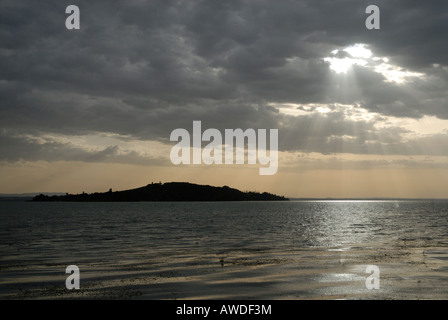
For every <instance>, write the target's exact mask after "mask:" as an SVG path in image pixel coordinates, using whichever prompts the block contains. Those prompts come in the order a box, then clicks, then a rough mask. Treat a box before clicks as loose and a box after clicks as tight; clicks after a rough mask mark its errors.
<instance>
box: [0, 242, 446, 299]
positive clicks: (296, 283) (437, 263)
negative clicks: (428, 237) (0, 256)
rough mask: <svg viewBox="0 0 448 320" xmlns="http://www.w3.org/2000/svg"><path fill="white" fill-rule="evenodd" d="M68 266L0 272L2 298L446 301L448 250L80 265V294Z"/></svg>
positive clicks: (380, 248) (163, 257) (234, 254)
mask: <svg viewBox="0 0 448 320" xmlns="http://www.w3.org/2000/svg"><path fill="white" fill-rule="evenodd" d="M211 251H212V250H211ZM367 265H376V266H378V267H379V270H380V278H379V279H380V288H379V289H370V290H369V289H367V288H366V277H368V276H369V274H368V273H366V267H367ZM66 266H67V264H66V263H65V264H64V263H62V262H58V261H48V262H44V263H42V264H32V265H30V264H26V263H23V264H18V265H8V266H2V268H1V270H0V274H1V280H0V284H1V285H0V287H1V290H0V298H1V299H154V300H162V299H269V300H279V299H280V300H296V299H307V300H309V299H400V300H407V299H447V298H448V244H445V243H441V242H435V243H432V244H428V243H426V244H421V243H405V242H401V243H398V244H397V243H396V244H393V245H390V246H387V245H384V244H373V245H369V246H365V247H359V246H353V247H351V246H344V247H334V248H323V247H309V248H303V249H301V250H295V251H266V250H257V249H252V250H235V251H228V252H220V253H212V252H211V253H205V252H191V253H189V252H186V251H179V252H173V251H167V252H159V253H157V254H156V255H151V256H149V257H148V258H145V256H144V255H142V257H141V259H137V260H119V261H117V260H110V261H107V260H104V261H102V262H98V263H95V264H92V263H85V264H79V265H78V267H79V269H80V273H81V281H80V284H81V288H80V289H79V290H68V289H66V288H65V279H66V277H67V276H68V275H67V274H65V268H66Z"/></svg>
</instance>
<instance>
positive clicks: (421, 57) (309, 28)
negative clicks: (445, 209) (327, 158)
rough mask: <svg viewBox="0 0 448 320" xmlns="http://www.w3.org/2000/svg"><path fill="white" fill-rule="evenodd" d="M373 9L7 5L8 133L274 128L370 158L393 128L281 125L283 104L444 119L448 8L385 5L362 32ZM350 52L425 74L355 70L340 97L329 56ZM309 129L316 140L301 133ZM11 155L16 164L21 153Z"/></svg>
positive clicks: (293, 141)
mask: <svg viewBox="0 0 448 320" xmlns="http://www.w3.org/2000/svg"><path fill="white" fill-rule="evenodd" d="M70 4H76V5H78V6H79V7H80V11H81V29H80V30H72V31H69V30H67V29H66V28H65V19H66V17H67V15H66V14H65V8H66V7H67V6H68V5H70ZM369 4H372V2H371V1H358V0H344V1H333V0H331V1H330V0H324V1H311V0H309V1H292V0H291V1H286V0H285V1H270V0H264V1H180V0H179V1H165V0H163V1H162V0H158V1H143V0H141V1H140V0H133V1H113V2H112V1H56V0H54V1H39V2H38V1H8V0H4V1H2V2H1V4H0V98H1V105H0V125H1V127H2V128H7V129H14V130H19V131H21V132H23V133H34V134H36V135H38V134H39V132H52V133H63V134H65V135H70V134H74V135H79V134H86V133H92V132H111V133H118V134H123V135H131V136H133V137H136V138H138V139H143V140H145V139H155V140H160V141H167V140H168V138H169V133H170V132H171V131H172V130H173V129H175V128H191V123H192V121H193V120H202V121H203V124H204V125H205V126H207V127H213V128H218V129H224V128H239V127H240V128H249V127H251V128H279V129H280V141H279V143H280V146H281V148H282V149H283V150H307V151H318V152H324V153H331V152H341V150H348V151H349V152H354V153H363V152H368V151H369V149H368V147H370V148H372V146H371V145H370V146H368V145H367V144H366V141H370V140H372V139H373V140H375V141H376V143H377V144H378V145H381V146H382V145H383V143H384V141H381V140H380V139H385V137H386V136H388V133H386V132H385V130H383V131H381V130H380V131H378V129H376V128H374V127H372V124H369V123H365V122H356V121H353V120H350V119H347V118H346V117H342V116H340V115H337V114H332V115H330V116H329V115H327V116H323V115H316V114H314V115H310V116H300V117H292V116H286V115H283V114H280V113H279V112H278V111H277V110H276V109H275V104H278V103H294V104H307V103H346V104H351V103H358V104H359V105H360V106H362V107H364V108H366V109H368V110H370V111H374V112H378V113H379V114H382V115H393V116H398V117H414V118H418V117H421V116H423V115H434V116H437V117H440V118H445V119H447V118H448V99H447V97H446V91H447V90H446V89H447V83H448V81H447V79H448V70H447V69H446V67H447V66H448V56H447V55H446V54H445V53H446V52H447V51H448V45H447V41H446V40H445V38H446V31H447V30H448V27H447V25H448V19H447V13H448V10H447V5H448V4H447V3H446V1H430V2H424V1H416V0H415V1H414V0H406V1H404V0H395V1H377V2H376V3H375V4H377V5H378V6H379V7H380V9H381V29H380V30H374V31H369V30H367V29H366V28H365V25H364V23H365V18H366V17H367V15H366V14H365V8H366V6H367V5H369ZM354 43H365V44H367V45H368V46H369V48H371V49H372V51H373V52H374V54H375V55H378V56H387V57H388V58H390V61H391V63H394V64H396V65H399V66H402V67H404V68H408V69H410V70H411V71H417V72H422V73H424V74H426V75H427V77H425V78H424V79H413V80H412V81H411V82H409V83H407V84H405V85H398V84H394V83H388V82H385V81H384V80H385V79H384V77H383V76H381V75H380V74H378V73H376V72H373V71H372V70H370V69H367V68H364V67H359V66H358V67H355V68H354V70H353V74H354V77H353V80H352V81H353V83H352V84H349V89H350V88H352V89H353V88H356V90H347V91H346V92H344V93H343V92H341V89H340V82H338V80H337V76H335V75H334V73H333V72H332V71H331V70H330V68H329V64H328V63H327V62H325V61H323V58H324V57H327V56H329V54H330V52H331V51H332V50H334V49H338V48H343V47H346V46H348V45H350V44H354ZM434 65H438V66H434ZM273 106H274V107H273ZM310 117H311V118H312V119H311V118H310ZM310 119H311V120H313V123H315V124H316V123H318V124H319V131H318V130H315V129H314V130H311V131H310V130H306V128H308V126H307V123H309V121H310ZM350 128H352V129H350ZM353 128H355V129H356V130H354V129H353ZM350 130H351V131H350ZM343 136H353V137H356V138H354V139H353V140H350V141H348V140H347V139H346V137H345V138H344V137H343ZM397 137H398V138H400V135H397ZM344 139H345V140H344ZM305 140H306V141H305ZM342 142H344V143H342ZM396 143H398V144H399V145H400V143H402V142H401V141H397V142H396ZM349 145H352V147H348V146H349ZM342 146H344V147H342ZM39 147H41V148H42V147H44V146H42V145H40V146H39ZM58 147H60V148H62V150H64V147H63V146H58ZM2 148H3V152H5V153H8V152H11V153H12V152H13V150H14V148H13V142H12V141H9V142H8V141H6V140H3V141H2ZM33 148H34V147H33ZM33 148H31V149H32V150H34V149H33ZM373 149H375V148H373ZM8 150H10V151H8ZM399 150H401V149H400V148H398V147H397V148H395V149H393V150H390V152H392V153H393V152H398V151H399ZM383 151H384V149H383ZM35 152H36V153H37V152H38V151H37V150H36V151H35ZM68 155H70V153H68ZM55 158H57V157H56V156H55Z"/></svg>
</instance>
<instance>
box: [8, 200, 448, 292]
mask: <svg viewBox="0 0 448 320" xmlns="http://www.w3.org/2000/svg"><path fill="white" fill-rule="evenodd" d="M0 222H1V226H2V232H1V235H0V240H1V241H0V253H1V256H0V268H1V269H0V275H1V278H0V283H1V289H0V297H2V298H19V299H21V298H58V297H61V298H76V297H80V298H87V299H89V298H123V297H124V298H147V299H172V298H191V299H195V298H212V299H213V298H248V299H250V298H269V299H271V298H273V299H295V298H306V299H308V298H313V299H314V298H317V299H320V298H340V297H342V298H361V299H362V298H380V299H381V298H400V299H404V298H415V297H422V298H441V299H444V298H448V293H447V291H446V290H445V289H444V287H446V281H447V278H446V274H445V272H447V271H448V258H447V257H448V250H447V248H448V202H447V201H289V202H209V203H205V202H204V203H173V202H167V203H160V202H140V203H57V202H56V203H34V202H2V203H0ZM72 264H74V265H77V266H79V268H80V270H81V274H82V277H81V278H82V286H83V289H84V290H80V291H78V292H77V293H76V294H75V293H73V292H67V291H66V290H65V282H64V281H65V277H66V276H67V275H66V274H65V267H66V266H68V265H72ZM370 264H377V265H379V267H380V269H381V272H382V278H381V280H382V284H383V285H382V289H380V290H377V291H375V292H373V291H372V290H368V291H366V287H365V284H364V279H365V276H366V275H365V267H366V265H370ZM406 278H409V279H410V280H409V279H408V281H407V282H406V281H405V282H403V279H404V280H406ZM434 284H436V287H434ZM437 284H438V285H437ZM442 284H443V286H442ZM238 288H239V289H238ZM241 288H244V290H242V289H241ZM422 288H423V289H424V290H423V291H422ZM425 288H426V289H425ZM425 290H426V291H425ZM425 292H427V293H425Z"/></svg>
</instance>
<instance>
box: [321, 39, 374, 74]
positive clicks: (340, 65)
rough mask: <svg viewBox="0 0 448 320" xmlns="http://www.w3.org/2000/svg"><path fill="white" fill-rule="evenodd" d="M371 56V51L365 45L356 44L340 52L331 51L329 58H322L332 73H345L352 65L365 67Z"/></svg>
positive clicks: (338, 50) (337, 50)
mask: <svg viewBox="0 0 448 320" xmlns="http://www.w3.org/2000/svg"><path fill="white" fill-rule="evenodd" d="M371 56H372V51H370V49H368V48H367V46H366V45H365V44H362V43H356V44H354V45H352V46H349V47H347V48H344V49H342V50H340V49H336V50H333V51H331V56H330V57H326V58H324V61H326V62H329V63H330V69H331V70H333V71H334V72H336V73H338V74H340V73H347V72H348V71H349V70H350V68H351V67H352V66H353V65H361V66H365V65H367V63H368V59H369V58H370V57H371Z"/></svg>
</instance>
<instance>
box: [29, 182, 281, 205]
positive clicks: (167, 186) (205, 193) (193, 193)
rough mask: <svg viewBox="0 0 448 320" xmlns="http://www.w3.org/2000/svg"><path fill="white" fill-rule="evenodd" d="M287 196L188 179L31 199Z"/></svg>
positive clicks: (202, 199) (178, 199)
mask: <svg viewBox="0 0 448 320" xmlns="http://www.w3.org/2000/svg"><path fill="white" fill-rule="evenodd" d="M288 200H289V199H288V198H286V197H283V196H278V195H275V194H271V193H268V192H263V193H259V192H253V191H245V192H243V191H240V190H238V189H234V188H230V187H228V186H223V187H215V186H209V185H199V184H193V183H188V182H167V183H161V182H159V183H151V184H148V185H146V186H144V187H140V188H136V189H131V190H123V191H112V189H110V190H109V191H108V192H102V193H98V192H95V193H85V192H83V193H81V194H76V195H74V194H68V193H67V194H65V195H53V196H49V195H44V194H40V195H37V196H35V197H34V198H32V200H31V201H40V202H52V201H58V202H142V201H148V202H196V201H200V202H205V201H288Z"/></svg>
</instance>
